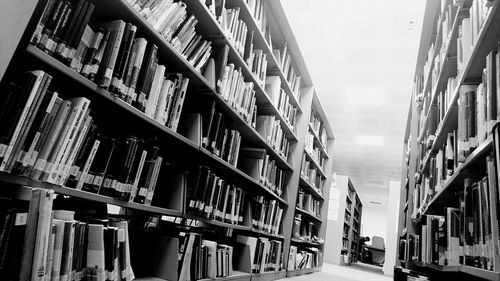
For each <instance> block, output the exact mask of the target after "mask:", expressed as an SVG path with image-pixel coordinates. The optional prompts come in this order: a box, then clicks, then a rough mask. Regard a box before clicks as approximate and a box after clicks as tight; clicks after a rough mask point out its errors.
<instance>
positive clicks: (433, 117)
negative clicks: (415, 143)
mask: <svg viewBox="0 0 500 281" xmlns="http://www.w3.org/2000/svg"><path fill="white" fill-rule="evenodd" d="M456 89H457V78H456V77H449V78H448V82H447V86H446V89H445V90H444V91H440V92H439V93H437V98H436V100H437V102H436V105H435V106H431V105H430V103H431V101H432V97H431V96H430V93H427V94H426V95H424V96H422V100H421V101H420V102H422V103H423V110H421V111H420V123H419V127H420V128H423V126H424V125H426V128H424V130H423V132H422V133H423V136H422V143H423V144H424V146H426V147H429V148H430V147H432V143H433V142H434V140H435V138H436V134H437V133H438V130H439V128H440V127H441V126H442V124H443V123H442V122H443V120H444V117H445V115H446V113H447V112H448V110H449V108H450V107H451V106H452V102H453V99H454V98H455V94H456ZM426 118H428V120H427V121H426ZM425 122H427V124H425ZM421 152H422V155H421V157H420V158H421V160H422V159H423V157H425V156H426V152H427V149H424V150H421Z"/></svg>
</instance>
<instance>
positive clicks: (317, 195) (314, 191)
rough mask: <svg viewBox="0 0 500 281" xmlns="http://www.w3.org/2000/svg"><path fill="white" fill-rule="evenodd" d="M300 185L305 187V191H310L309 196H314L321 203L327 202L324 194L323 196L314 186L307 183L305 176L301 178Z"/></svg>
mask: <svg viewBox="0 0 500 281" xmlns="http://www.w3.org/2000/svg"><path fill="white" fill-rule="evenodd" d="M299 183H300V185H301V186H302V187H305V188H304V189H306V191H309V194H311V195H312V196H314V197H315V198H316V199H319V200H321V201H324V200H325V197H323V194H321V193H320V192H319V190H318V189H317V188H315V187H314V186H312V185H311V184H310V183H309V181H307V180H306V179H304V177H303V176H300V181H299Z"/></svg>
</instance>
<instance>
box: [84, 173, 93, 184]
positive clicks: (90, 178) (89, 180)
mask: <svg viewBox="0 0 500 281" xmlns="http://www.w3.org/2000/svg"><path fill="white" fill-rule="evenodd" d="M93 182H94V175H92V174H87V176H86V177H85V183H86V184H92V183H93Z"/></svg>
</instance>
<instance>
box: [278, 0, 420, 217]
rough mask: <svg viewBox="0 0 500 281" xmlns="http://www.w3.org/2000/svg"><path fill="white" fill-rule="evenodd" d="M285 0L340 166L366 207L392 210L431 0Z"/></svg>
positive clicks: (336, 168) (337, 169)
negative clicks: (426, 10) (427, 0)
mask: <svg viewBox="0 0 500 281" xmlns="http://www.w3.org/2000/svg"><path fill="white" fill-rule="evenodd" d="M281 2H282V5H283V6H284V9H285V12H286V14H287V16H288V20H289V22H290V25H291V27H292V30H293V31H294V34H295V36H296V39H297V41H298V44H299V47H300V49H301V51H302V54H303V56H304V59H305V61H306V64H307V66H308V69H309V72H310V74H311V77H312V80H313V83H314V85H315V88H316V90H317V93H318V95H319V97H320V99H321V102H322V104H323V107H324V109H325V112H326V113H327V115H328V119H329V122H330V125H331V126H332V127H333V131H334V133H335V137H336V142H335V151H334V153H333V154H334V171H335V173H336V174H340V175H347V176H350V177H351V180H352V182H353V184H354V186H355V188H356V189H357V190H358V192H359V193H360V197H361V200H362V202H363V204H364V206H368V207H372V208H377V209H384V210H385V209H387V206H388V197H389V182H390V181H400V180H401V163H402V151H403V137H404V130H405V126H406V118H407V115H408V108H409V102H410V93H411V88H412V80H413V79H412V77H413V73H414V70H415V64H416V57H417V51H418V44H419V38H420V29H421V25H422V17H423V11H424V5H425V1H422V0H379V1H373V0H357V1H346V0H310V1H307V3H306V2H305V1H303V0H282V1H281ZM363 136H369V137H370V138H373V140H371V141H370V140H369V144H364V143H363V142H362V140H358V138H363ZM374 144H376V145H374ZM371 202H374V203H371Z"/></svg>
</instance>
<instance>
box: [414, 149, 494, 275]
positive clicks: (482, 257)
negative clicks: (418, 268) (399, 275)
mask: <svg viewBox="0 0 500 281" xmlns="http://www.w3.org/2000/svg"><path fill="white" fill-rule="evenodd" d="M486 166H487V175H486V176H485V177H483V178H481V179H480V180H478V181H477V180H474V179H472V178H465V179H464V188H463V189H462V190H460V191H459V192H458V195H459V206H458V208H456V207H447V208H445V213H446V214H445V215H444V216H426V217H425V218H424V222H425V225H422V229H421V231H422V232H421V234H420V235H411V236H410V237H409V243H410V258H411V259H412V260H414V261H421V262H426V263H433V264H437V265H468V266H473V267H478V268H482V269H486V270H493V271H495V270H498V266H499V265H498V264H499V263H498V262H499V260H498V254H497V253H496V251H495V250H494V249H495V248H496V247H497V246H496V244H497V243H498V242H497V241H494V237H498V233H495V232H498V229H497V228H496V227H494V226H495V225H497V224H498V222H497V219H496V218H495V215H493V214H494V213H495V212H496V206H497V205H498V197H497V196H498V194H497V193H498V192H497V181H496V180H497V179H496V174H495V163H494V160H493V159H492V157H490V156H487V157H486Z"/></svg>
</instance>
